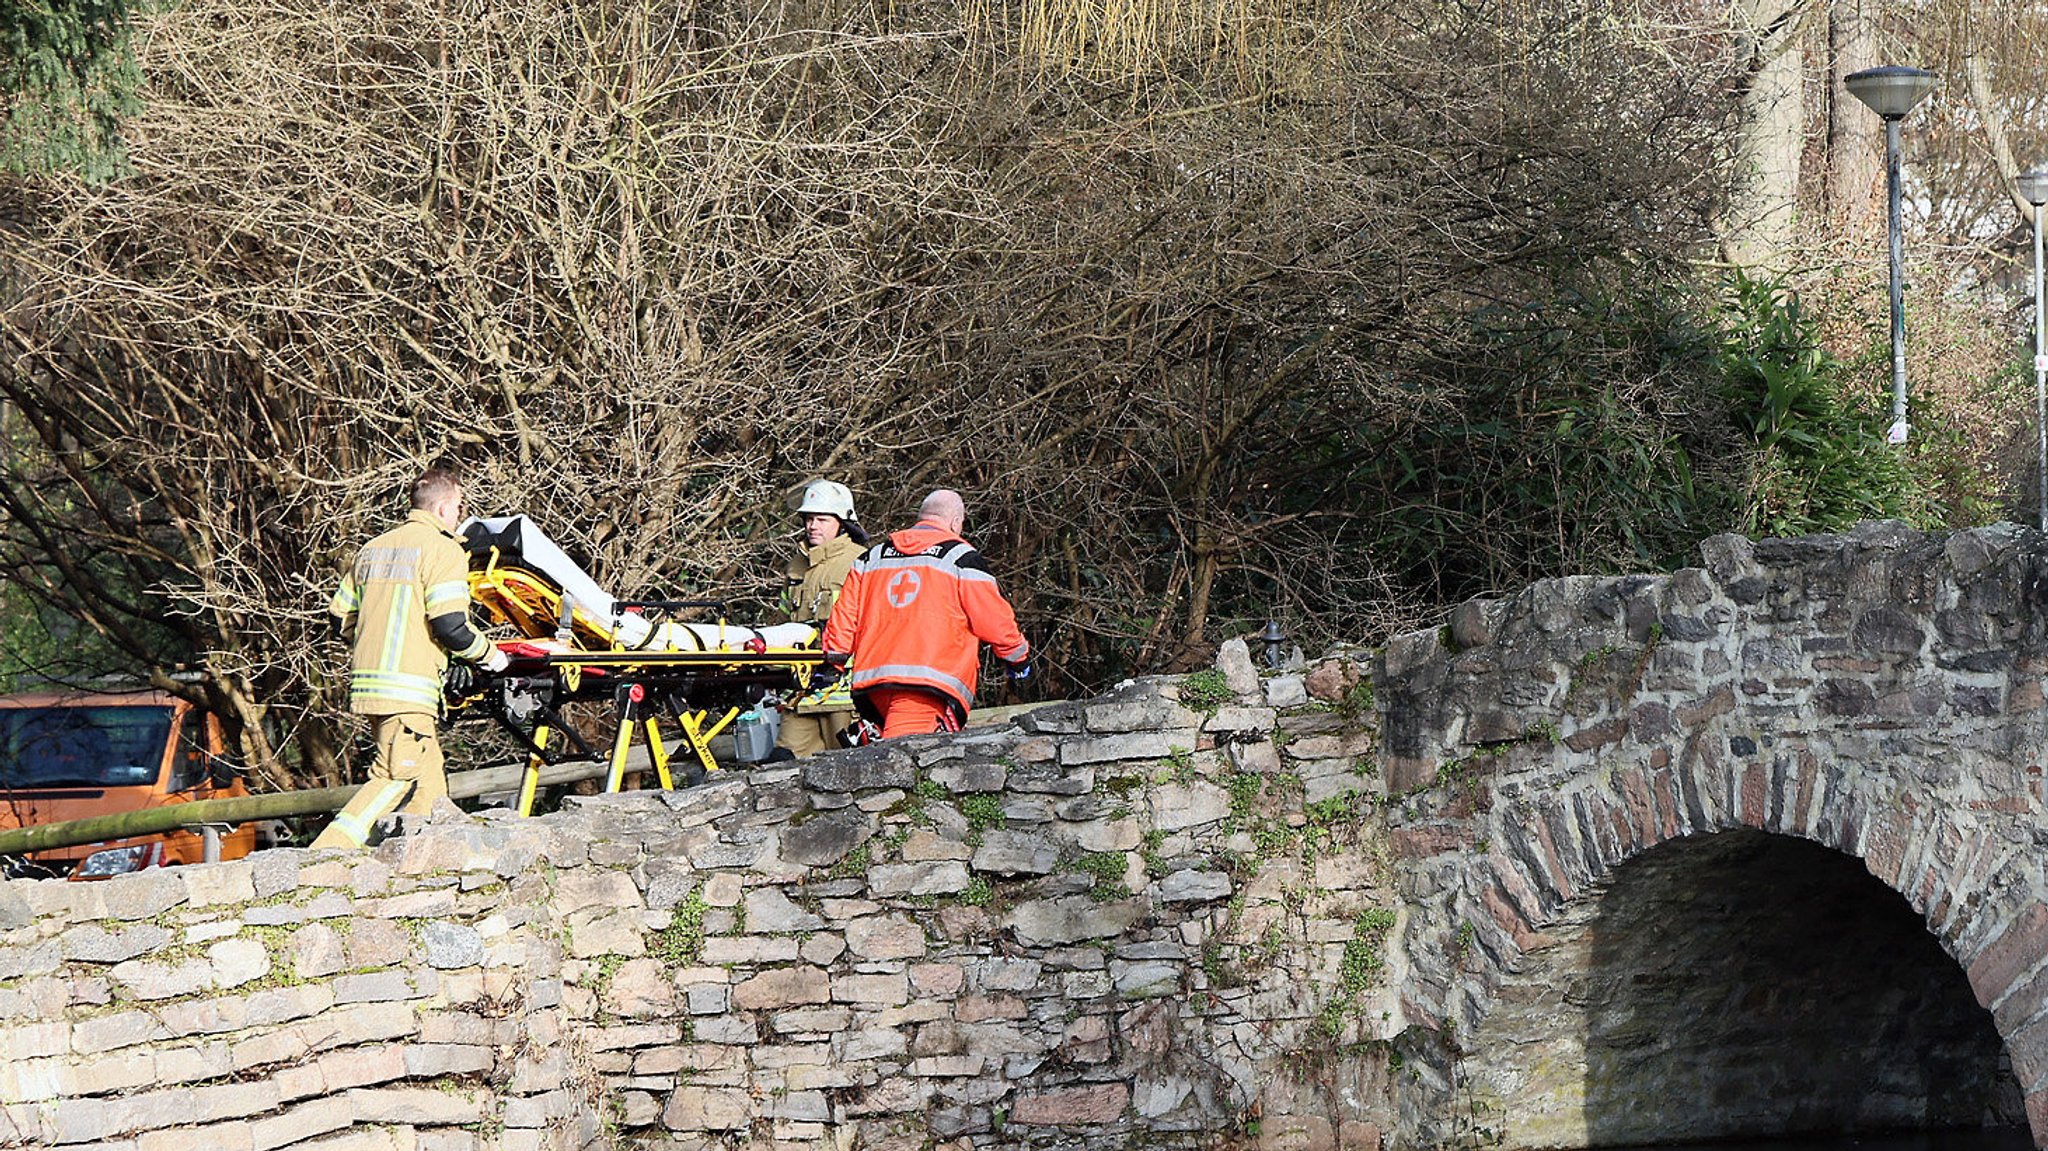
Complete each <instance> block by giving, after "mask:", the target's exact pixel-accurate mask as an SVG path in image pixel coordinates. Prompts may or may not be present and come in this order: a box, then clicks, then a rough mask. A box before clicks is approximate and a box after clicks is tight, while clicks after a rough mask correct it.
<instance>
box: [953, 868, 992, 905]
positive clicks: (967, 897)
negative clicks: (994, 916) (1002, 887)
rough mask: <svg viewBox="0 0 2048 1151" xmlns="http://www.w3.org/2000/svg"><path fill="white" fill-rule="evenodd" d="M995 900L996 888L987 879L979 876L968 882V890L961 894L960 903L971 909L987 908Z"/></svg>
mask: <svg viewBox="0 0 2048 1151" xmlns="http://www.w3.org/2000/svg"><path fill="white" fill-rule="evenodd" d="M993 898H995V888H994V887H993V886H992V885H991V884H990V883H989V881H988V880H987V879H986V878H984V877H982V876H979V875H977V876H974V877H972V878H970V879H969V880H968V881H967V889H966V890H964V891H962V892H961V893H960V902H962V903H964V904H966V905H967V906H969V907H986V906H988V902H989V900H991V899H993Z"/></svg>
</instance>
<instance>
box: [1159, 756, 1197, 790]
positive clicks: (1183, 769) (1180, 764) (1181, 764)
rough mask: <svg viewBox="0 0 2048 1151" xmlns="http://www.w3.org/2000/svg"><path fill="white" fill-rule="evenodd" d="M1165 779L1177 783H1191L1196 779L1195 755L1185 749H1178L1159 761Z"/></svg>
mask: <svg viewBox="0 0 2048 1151" xmlns="http://www.w3.org/2000/svg"><path fill="white" fill-rule="evenodd" d="M1159 766H1160V767H1161V769H1162V770H1163V771H1164V773H1165V778H1167V779H1170V780H1172V781H1173V782H1175V783H1189V782H1192V781H1193V780H1194V778H1195V754H1194V753H1193V752H1191V751H1189V750H1188V749H1187V748H1184V747H1176V748H1173V749H1172V750H1170V751H1168V752H1167V753H1166V758H1165V759H1162V760H1160V761H1159Z"/></svg>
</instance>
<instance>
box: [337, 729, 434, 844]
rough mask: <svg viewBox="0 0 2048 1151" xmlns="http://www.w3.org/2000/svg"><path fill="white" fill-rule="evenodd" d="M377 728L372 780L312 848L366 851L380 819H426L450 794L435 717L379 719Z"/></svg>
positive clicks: (353, 797)
mask: <svg viewBox="0 0 2048 1151" xmlns="http://www.w3.org/2000/svg"><path fill="white" fill-rule="evenodd" d="M373 723H374V725H375V727H374V731H375V734H376V738H377V758H376V759H375V760H374V761H372V762H371V764H370V780H369V782H368V783H365V784H363V786H362V787H361V788H360V789H358V790H357V791H356V793H355V794H354V795H352V796H350V797H349V801H348V806H346V807H344V808H342V809H341V811H340V812H339V813H338V814H336V815H335V817H334V822H333V823H330V824H328V825H327V830H325V831H323V832H321V833H320V838H318V839H315V840H314V841H313V846H314V847H362V846H365V845H367V844H368V843H369V842H370V832H371V831H372V830H373V829H374V828H375V827H376V825H377V821H378V820H380V819H383V818H384V817H385V816H387V815H390V814H391V813H392V812H394V811H398V812H403V813H405V814H406V815H425V814H426V813H427V812H429V811H431V810H433V807H434V801H435V800H437V799H439V798H441V797H442V796H444V795H447V794H448V776H447V774H446V773H445V772H444V771H442V769H441V741H440V739H439V737H437V736H436V735H435V733H434V717H433V716H431V715H413V714H404V715H380V716H375V717H373Z"/></svg>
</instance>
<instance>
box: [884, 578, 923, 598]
mask: <svg viewBox="0 0 2048 1151" xmlns="http://www.w3.org/2000/svg"><path fill="white" fill-rule="evenodd" d="M923 587H924V579H923V578H922V577H920V576H919V575H918V574H917V573H916V572H914V571H909V570H905V571H900V572H897V573H896V574H895V575H892V576H890V577H889V582H888V584H887V585H885V586H884V587H883V589H882V591H883V594H885V595H887V596H888V597H889V602H890V603H891V604H893V605H894V606H896V607H909V606H910V605H911V604H912V603H913V602H914V601H916V599H917V593H918V592H919V591H920V590H922V589H923Z"/></svg>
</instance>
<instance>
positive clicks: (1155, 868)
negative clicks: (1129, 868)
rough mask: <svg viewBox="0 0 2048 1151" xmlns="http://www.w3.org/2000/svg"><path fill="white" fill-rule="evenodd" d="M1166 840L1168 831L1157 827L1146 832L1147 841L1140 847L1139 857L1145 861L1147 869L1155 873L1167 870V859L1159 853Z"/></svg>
mask: <svg viewBox="0 0 2048 1151" xmlns="http://www.w3.org/2000/svg"><path fill="white" fill-rule="evenodd" d="M1165 842H1166V833H1165V832H1164V831H1161V830H1159V829H1158V828H1156V827H1155V828H1153V829H1152V830H1150V831H1148V832H1146V833H1145V842H1144V844H1143V845H1142V846H1140V847H1139V848H1138V858H1140V859H1142V860H1144V861H1145V870H1146V871H1149V872H1151V873H1152V874H1154V875H1159V874H1161V873H1163V872H1165V870H1166V859H1165V857H1164V856H1162V855H1160V853H1159V848H1160V846H1161V845H1162V844H1164V843H1165Z"/></svg>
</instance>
